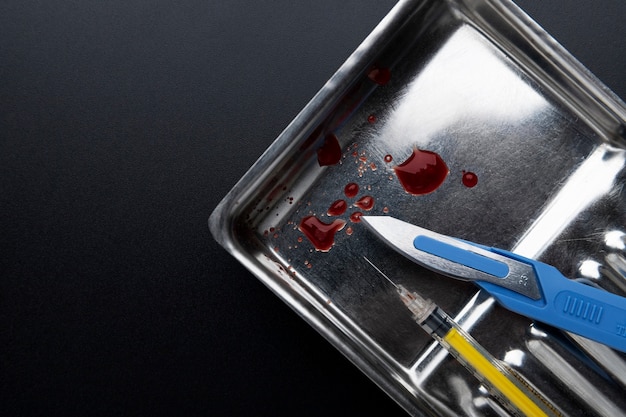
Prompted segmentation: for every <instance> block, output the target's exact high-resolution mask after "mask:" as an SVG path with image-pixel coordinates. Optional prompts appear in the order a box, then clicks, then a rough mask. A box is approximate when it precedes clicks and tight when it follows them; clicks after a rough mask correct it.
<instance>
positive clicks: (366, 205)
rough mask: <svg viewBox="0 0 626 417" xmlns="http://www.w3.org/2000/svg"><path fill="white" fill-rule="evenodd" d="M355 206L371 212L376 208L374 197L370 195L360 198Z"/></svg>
mask: <svg viewBox="0 0 626 417" xmlns="http://www.w3.org/2000/svg"><path fill="white" fill-rule="evenodd" d="M354 205H355V206H357V207H358V208H360V209H363V210H365V211H369V210H371V209H372V207H374V197H372V196H369V195H366V196H363V197H361V198H359V200H358V201H357V202H356V203H354Z"/></svg>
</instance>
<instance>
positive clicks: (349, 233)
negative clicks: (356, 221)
mask: <svg viewBox="0 0 626 417" xmlns="http://www.w3.org/2000/svg"><path fill="white" fill-rule="evenodd" d="M346 234H347V235H348V236H351V235H352V228H351V227H350V226H348V227H347V228H346Z"/></svg>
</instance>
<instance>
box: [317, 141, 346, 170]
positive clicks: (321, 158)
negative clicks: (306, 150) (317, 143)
mask: <svg viewBox="0 0 626 417" xmlns="http://www.w3.org/2000/svg"><path fill="white" fill-rule="evenodd" d="M340 160H341V146H340V145H339V140H338V139H337V136H335V135H334V134H332V133H329V134H328V135H326V138H325V139H324V144H323V145H322V146H321V147H320V148H319V149H318V150H317V162H318V163H319V164H320V166H321V167H323V166H327V165H335V164H337V163H338V162H339V161H340Z"/></svg>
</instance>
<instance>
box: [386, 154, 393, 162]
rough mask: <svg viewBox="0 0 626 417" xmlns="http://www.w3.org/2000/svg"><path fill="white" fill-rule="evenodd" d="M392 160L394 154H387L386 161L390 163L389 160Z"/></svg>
mask: <svg viewBox="0 0 626 417" xmlns="http://www.w3.org/2000/svg"><path fill="white" fill-rule="evenodd" d="M391 161H393V156H391V155H385V162H387V163H389V162H391Z"/></svg>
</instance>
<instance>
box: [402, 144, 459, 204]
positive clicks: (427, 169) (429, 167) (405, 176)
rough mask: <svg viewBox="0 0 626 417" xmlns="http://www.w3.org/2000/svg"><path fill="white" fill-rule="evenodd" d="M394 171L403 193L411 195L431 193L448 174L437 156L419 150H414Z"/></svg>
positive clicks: (447, 170)
mask: <svg viewBox="0 0 626 417" xmlns="http://www.w3.org/2000/svg"><path fill="white" fill-rule="evenodd" d="M394 171H395V172H396V176H397V177H398V180H399V181H400V184H402V186H403V187H404V189H405V191H406V192H407V193H409V194H413V195H423V194H428V193H432V192H433V191H435V190H436V189H437V188H439V186H440V185H441V184H442V183H443V181H444V180H445V179H446V177H447V176H448V173H449V172H450V170H449V169H448V166H447V165H446V163H445V162H444V161H443V159H441V157H440V156H439V155H438V154H436V153H435V152H431V151H423V150H419V149H414V150H413V153H412V154H411V156H409V157H408V159H407V160H406V161H404V162H403V163H401V164H400V165H398V166H396V167H395V168H394Z"/></svg>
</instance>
